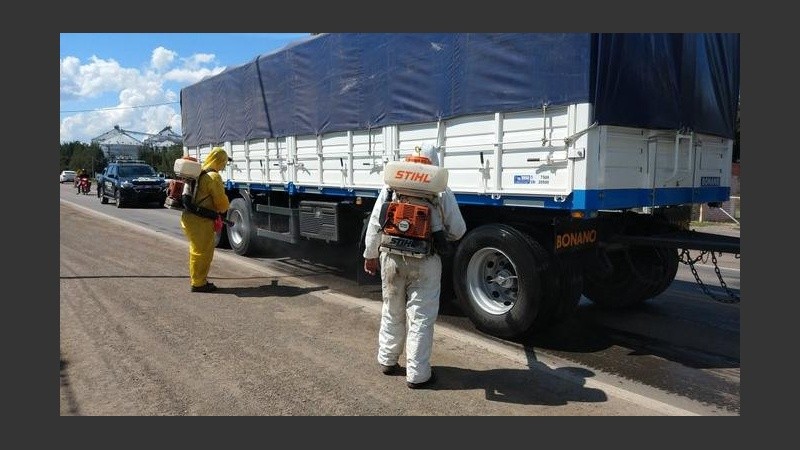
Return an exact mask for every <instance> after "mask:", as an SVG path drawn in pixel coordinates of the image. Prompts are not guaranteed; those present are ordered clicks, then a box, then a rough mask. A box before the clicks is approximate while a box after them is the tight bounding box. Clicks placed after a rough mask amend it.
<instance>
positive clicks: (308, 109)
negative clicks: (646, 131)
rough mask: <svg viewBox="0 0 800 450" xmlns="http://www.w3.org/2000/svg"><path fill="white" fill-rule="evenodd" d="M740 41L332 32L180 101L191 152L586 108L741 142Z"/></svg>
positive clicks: (231, 71)
mask: <svg viewBox="0 0 800 450" xmlns="http://www.w3.org/2000/svg"><path fill="white" fill-rule="evenodd" d="M738 101H739V34H736V33H733V34H717V33H664V34H660V33H619V34H617V33H608V34H605V33H600V34H595V33H332V34H322V35H318V36H312V37H309V38H308V39H305V40H303V41H301V42H298V43H295V44H293V45H289V46H287V47H285V48H283V49H281V50H278V51H275V52H273V53H269V54H264V55H260V56H258V57H256V58H255V59H254V60H252V61H250V62H248V63H245V64H243V65H240V66H236V67H231V68H228V69H226V70H225V71H223V72H222V73H220V74H218V75H216V76H213V77H209V78H206V79H204V80H202V81H200V82H198V83H195V84H193V85H190V86H187V87H185V88H183V89H182V90H181V117H182V132H183V139H184V145H186V146H199V145H213V144H219V143H222V142H225V141H231V142H243V141H248V140H252V139H259V138H275V137H284V136H290V135H308V134H324V133H330V132H336V131H346V130H358V129H368V128H375V127H382V126H385V125H393V124H407V123H421V122H431V121H436V120H439V119H443V120H444V119H449V118H452V117H457V116H463V115H468V114H480V113H492V112H511V111H520V110H529V109H539V108H541V107H542V106H543V105H548V106H558V105H567V104H574V103H591V104H592V105H593V114H594V118H593V119H594V120H593V121H595V122H597V123H598V124H599V125H618V126H630V127H640V128H653V129H683V130H688V131H695V132H699V133H706V134H711V135H717V136H721V137H726V138H733V137H734V135H735V128H734V127H735V119H736V111H737V104H738Z"/></svg>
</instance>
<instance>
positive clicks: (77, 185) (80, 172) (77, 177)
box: [74, 169, 89, 194]
mask: <svg viewBox="0 0 800 450" xmlns="http://www.w3.org/2000/svg"><path fill="white" fill-rule="evenodd" d="M87 178H89V174H88V173H86V170H84V169H78V172H77V173H76V174H75V180H74V184H75V188H76V189H77V190H78V192H76V194H80V193H81V181H83V180H84V179H87Z"/></svg>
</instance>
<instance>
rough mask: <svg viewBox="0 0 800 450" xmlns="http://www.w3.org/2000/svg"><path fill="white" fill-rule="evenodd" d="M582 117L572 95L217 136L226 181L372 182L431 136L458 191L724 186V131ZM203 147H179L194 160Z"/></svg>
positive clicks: (560, 193) (544, 193)
mask: <svg viewBox="0 0 800 450" xmlns="http://www.w3.org/2000/svg"><path fill="white" fill-rule="evenodd" d="M591 117H592V111H591V105H590V104H587V103H581V104H572V105H567V106H562V107H548V108H539V109H533V110H528V111H519V112H509V113H493V114H480V115H472V116H465V117H458V118H453V119H449V120H441V121H438V122H426V123H417V124H406V125H397V126H394V125H392V126H386V127H381V128H373V129H369V130H366V129H363V130H351V131H342V132H336V133H328V134H325V135H304V136H288V137H285V138H278V139H255V140H252V141H249V142H246V143H225V144H224V145H223V146H224V148H225V149H226V150H227V151H228V152H229V155H230V156H231V157H232V158H233V164H230V165H229V167H228V168H227V169H226V173H225V175H227V177H228V178H230V179H231V180H233V181H235V182H256V183H267V184H271V185H276V184H284V185H285V184H287V183H289V182H293V183H295V184H296V185H298V186H303V187H305V188H306V189H317V188H323V187H333V188H340V189H348V190H355V191H357V190H358V189H370V190H375V189H377V188H380V187H381V186H382V185H383V171H384V167H385V165H386V163H388V162H390V161H396V160H400V159H402V158H404V157H405V156H406V155H409V154H411V153H412V152H413V149H414V147H416V146H420V145H422V144H423V143H426V142H432V143H435V144H437V145H439V146H440V149H439V158H440V161H441V163H442V166H443V167H445V168H447V169H448V172H449V183H448V185H449V186H450V188H451V189H453V191H455V192H457V193H467V194H487V195H492V196H495V195H497V196H500V195H516V196H520V195H521V196H528V195H529V196H532V197H552V198H553V199H555V200H560V199H562V198H564V197H566V196H567V195H569V194H570V193H572V192H573V191H575V190H578V191H585V192H587V193H588V192H589V191H593V190H602V191H612V194H611V195H614V194H613V191H617V190H620V191H630V192H631V193H630V194H623V195H629V196H633V197H634V198H641V194H640V193H639V194H637V193H636V191H637V190H638V191H640V190H643V189H644V190H651V189H663V188H687V187H708V186H721V187H727V186H730V168H729V164H730V160H731V154H732V145H733V141H732V140H731V139H721V138H718V137H714V136H704V135H691V134H688V135H682V134H679V133H678V131H675V130H673V131H670V130H646V129H638V128H627V127H615V126H596V125H595V124H591V123H590V122H589V121H590V119H591ZM212 147H213V146H201V147H195V148H187V149H186V150H185V154H187V155H189V156H194V157H196V158H198V160H199V161H200V162H202V161H203V158H204V157H205V155H207V154H208V153H209V152H210V150H211V148H212ZM358 195H361V194H358ZM540 204H541V203H540Z"/></svg>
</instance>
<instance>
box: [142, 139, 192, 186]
mask: <svg viewBox="0 0 800 450" xmlns="http://www.w3.org/2000/svg"><path fill="white" fill-rule="evenodd" d="M182 156H183V146H182V145H181V144H175V145H173V146H170V147H166V148H153V147H144V148H142V149H141V150H139V159H141V160H142V161H144V162H146V163H147V164H150V165H151V166H153V168H154V169H156V172H162V173H164V174H165V175H166V176H167V177H168V178H174V176H175V173H174V168H175V160H176V159H178V158H180V157H182Z"/></svg>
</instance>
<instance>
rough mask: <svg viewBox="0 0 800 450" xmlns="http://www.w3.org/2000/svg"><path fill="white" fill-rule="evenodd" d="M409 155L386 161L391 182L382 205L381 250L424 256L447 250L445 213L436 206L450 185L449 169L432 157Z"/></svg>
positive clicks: (387, 174) (386, 174)
mask: <svg viewBox="0 0 800 450" xmlns="http://www.w3.org/2000/svg"><path fill="white" fill-rule="evenodd" d="M415 150H416V153H417V154H416V155H410V156H407V157H406V158H405V160H404V161H391V162H389V163H387V164H386V170H385V171H384V175H383V180H384V182H385V183H386V184H387V185H389V188H390V189H389V198H388V199H387V201H386V202H385V203H384V204H383V205H382V207H381V213H380V222H381V224H382V227H381V231H383V233H382V234H381V241H380V247H379V250H380V251H381V252H388V253H395V254H400V255H406V256H413V257H415V258H422V257H424V256H427V255H430V254H432V253H433V251H434V249H435V250H436V251H437V252H439V253H447V250H446V249H447V245H446V239H445V236H444V230H443V223H442V222H443V221H442V214H441V212H440V211H438V210H437V209H436V208H435V205H438V204H439V202H438V199H439V193H441V192H442V191H444V190H445V189H446V188H447V169H445V168H442V167H439V166H434V165H432V164H431V160H430V159H428V158H426V157H424V156H420V154H419V153H420V150H421V149H420V148H419V147H416V149H415Z"/></svg>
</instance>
